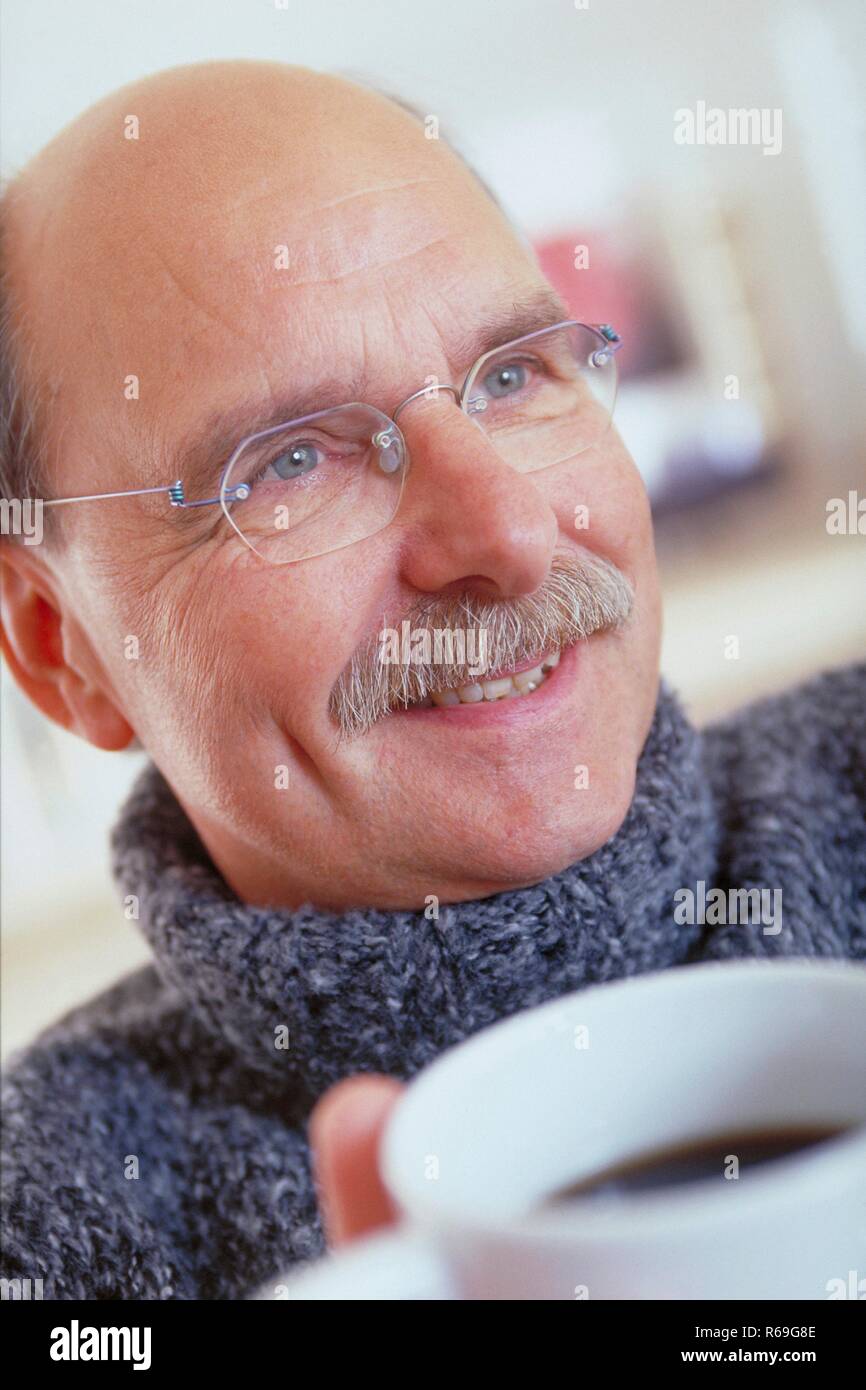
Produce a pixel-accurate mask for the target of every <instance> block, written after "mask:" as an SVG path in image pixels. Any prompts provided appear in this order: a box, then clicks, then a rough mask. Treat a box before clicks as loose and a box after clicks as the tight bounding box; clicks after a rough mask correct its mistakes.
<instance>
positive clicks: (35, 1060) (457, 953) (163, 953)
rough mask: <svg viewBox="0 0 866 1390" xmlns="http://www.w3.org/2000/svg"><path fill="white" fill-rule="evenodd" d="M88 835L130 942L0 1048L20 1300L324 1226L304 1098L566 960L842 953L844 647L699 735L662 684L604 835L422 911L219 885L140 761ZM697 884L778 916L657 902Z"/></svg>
mask: <svg viewBox="0 0 866 1390" xmlns="http://www.w3.org/2000/svg"><path fill="white" fill-rule="evenodd" d="M113 855H114V867H115V874H116V878H117V881H118V884H119V886H120V888H121V891H122V893H123V895H124V896H129V895H134V897H135V898H137V899H138V904H139V914H140V915H139V925H140V926H141V928H142V930H143V931H144V933H145V935H146V937H147V939H148V941H149V943H150V945H151V947H152V949H153V954H154V961H153V963H152V964H150V965H148V966H146V967H144V968H143V969H141V970H138V971H136V972H135V973H134V974H132V975H129V976H128V977H127V978H126V979H124V980H123V981H121V983H119V984H118V985H116V986H115V987H114V988H112V989H110V990H109V991H108V992H107V993H105V994H102V995H101V996H99V997H98V998H97V999H95V1000H93V1001H92V1002H90V1003H89V1004H87V1005H85V1006H84V1007H81V1008H78V1009H76V1010H75V1011H74V1012H72V1013H71V1014H69V1015H67V1016H66V1017H65V1018H64V1019H62V1020H61V1021H60V1022H59V1023H57V1024H56V1025H54V1026H53V1027H52V1028H50V1029H49V1030H48V1031H46V1032H44V1033H43V1034H42V1035H41V1036H40V1037H39V1038H38V1039H37V1041H36V1042H35V1043H34V1044H32V1045H31V1046H30V1047H28V1048H27V1049H25V1050H24V1051H22V1052H21V1053H19V1054H18V1055H17V1056H16V1057H15V1058H14V1059H13V1060H12V1063H11V1065H10V1066H9V1067H8V1069H7V1075H6V1078H5V1083H4V1112H3V1150H4V1152H3V1161H2V1183H3V1209H2V1221H3V1227H2V1231H3V1247H2V1248H3V1260H2V1269H0V1274H2V1275H3V1276H5V1277H6V1278H11V1279H14V1278H20V1279H26V1278H29V1279H31V1280H35V1279H42V1281H43V1296H44V1297H45V1298H46V1299H76V1298H84V1299H234V1298H243V1297H245V1296H246V1295H248V1294H249V1293H250V1292H251V1291H252V1290H254V1289H255V1288H256V1287H257V1286H258V1285H260V1284H261V1283H262V1282H263V1281H264V1280H266V1279H270V1278H272V1277H275V1276H276V1275H277V1274H278V1273H279V1272H282V1271H285V1270H286V1269H288V1268H289V1267H291V1266H293V1265H297V1264H300V1263H301V1262H303V1261H306V1260H308V1259H311V1258H313V1257H315V1256H317V1255H319V1254H320V1253H321V1252H322V1250H323V1236H322V1228H321V1222H320V1217H319V1212H318V1209H317V1205H316V1198H315V1192H314V1187H313V1183H312V1179H311V1173H310V1163H309V1151H308V1145H307V1138H306V1121H307V1117H308V1115H309V1111H310V1108H311V1106H312V1104H313V1102H314V1101H315V1099H316V1098H317V1097H318V1096H319V1095H321V1094H322V1092H323V1091H325V1090H326V1089H327V1088H328V1087H329V1086H330V1085H331V1084H332V1083H333V1082H335V1081H337V1080H338V1079H340V1078H341V1077H344V1076H347V1075H350V1074H352V1073H354V1072H358V1071H376V1072H386V1073H389V1074H392V1075H394V1076H398V1077H403V1078H408V1077H411V1076H412V1075H414V1074H415V1073H417V1072H418V1071H419V1070H420V1069H421V1068H422V1067H424V1066H426V1065H427V1064H428V1063H429V1062H430V1061H432V1059H433V1058H435V1057H436V1056H437V1055H438V1054H439V1053H441V1052H442V1051H443V1050H444V1049H446V1048H448V1047H451V1046H453V1045H454V1044H456V1043H459V1042H460V1041H461V1040H462V1039H464V1038H466V1037H468V1036H469V1035H470V1034H473V1033H475V1032H477V1031H478V1030H479V1029H480V1028H484V1027H486V1026H487V1025H488V1024H491V1023H493V1022H495V1021H496V1020H498V1019H500V1018H503V1017H505V1016H507V1015H509V1014H511V1013H514V1012H516V1011H517V1010H519V1009H524V1008H527V1007H528V1006H530V1005H533V1004H540V1003H542V1002H544V1001H546V1000H548V999H552V998H554V997H556V996H558V995H561V994H564V993H566V992H568V991H570V990H576V989H580V988H581V987H582V986H584V985H587V984H590V983H593V982H598V981H607V980H616V979H619V978H622V977H624V976H628V975H635V974H638V973H640V972H642V971H647V970H658V969H661V968H666V967H668V966H676V965H679V964H683V963H686V962H694V961H701V960H720V959H725V958H731V957H743V956H755V957H761V956H764V957H775V956H812V957H838V958H848V959H851V960H861V961H862V960H863V959H864V958H866V664H863V665H858V666H855V667H850V668H847V669H845V670H841V671H836V672H833V673H830V674H828V675H825V676H822V677H820V678H818V679H817V680H815V681H812V682H811V683H810V684H808V685H806V686H804V687H802V688H801V689H798V690H795V691H792V692H791V693H789V694H786V695H784V696H782V697H779V698H775V699H772V700H768V701H765V702H763V703H761V704H758V705H755V706H753V707H751V708H750V709H747V710H745V711H743V712H742V713H741V714H739V715H737V716H735V717H734V718H731V719H729V720H726V721H724V722H723V723H720V724H718V725H716V726H713V727H711V728H709V729H707V730H705V731H703V732H702V733H698V732H697V731H696V730H695V729H694V728H693V727H692V726H691V725H690V723H689V722H688V720H687V719H686V718H685V716H684V714H683V712H682V710H681V708H680V706H679V704H678V702H677V700H676V699H675V697H674V696H672V695H671V694H670V692H669V691H668V690H666V689H665V687H664V686H663V687H662V690H661V693H660V696H659V702H658V707H657V710H656V715H655V719H654V722H653V726H652V729H651V731H650V734H649V737H648V739H647V743H646V746H645V748H644V751H643V754H642V756H641V759H640V763H639V767H638V776H637V784H636V791H635V796H634V800H633V802H632V805H631V808H630V810H629V812H628V815H627V817H626V820H625V821H624V823H623V825H622V827H621V828H620V830H619V831H618V832H617V834H616V835H615V836H614V837H613V838H612V839H611V840H610V841H609V842H608V843H607V844H606V845H604V846H603V847H602V848H601V849H600V850H598V851H597V852H596V853H595V854H593V855H591V856H590V857H589V858H588V859H585V860H583V861H581V862H578V863H576V864H573V865H572V866H571V867H570V868H568V869H566V870H564V871H563V872H562V873H559V874H557V875H555V876H554V877H552V878H550V879H547V880H545V881H544V882H542V883H539V884H536V885H534V886H532V887H529V888H522V889H519V890H516V891H510V892H505V893H501V894H498V895H496V896H494V897H490V898H485V899H481V900H478V901H474V902H467V903H460V904H457V905H451V906H442V907H441V908H440V913H439V918H438V920H432V921H428V920H426V919H425V917H424V915H423V913H415V912H392V911H378V910H374V909H363V910H356V911H348V912H345V913H339V914H335V913H332V912H324V911H320V910H318V909H317V908H315V907H313V906H305V907H302V908H300V909H298V910H288V909H266V908H255V907H249V906H247V905H245V904H243V903H242V902H240V901H239V900H238V899H237V897H236V896H235V895H234V894H233V893H232V892H231V890H230V889H228V888H227V886H226V884H225V883H224V881H223V879H222V878H221V876H220V875H219V873H218V872H217V871H216V869H215V868H214V866H213V864H212V863H211V861H210V859H209V857H208V855H207V854H206V852H205V851H204V849H203V847H202V845H201V843H200V841H199V839H198V837H197V835H196V833H195V831H194V830H193V828H192V826H191V825H190V823H189V820H188V819H187V817H186V815H185V813H184V812H183V810H182V809H181V807H180V806H179V804H178V802H177V800H176V799H175V797H174V796H173V794H172V792H171V790H170V788H169V787H168V785H167V783H166V782H165V780H164V779H163V777H162V776H161V774H160V773H159V772H158V771H157V770H156V768H154V767H152V766H150V767H148V768H146V769H145V771H144V772H143V773H142V774H141V776H140V778H139V780H138V781H137V783H136V785H135V787H134V789H133V791H132V794H131V796H130V798H129V800H128V802H127V804H126V807H125V809H124V810H123V813H122V815H121V819H120V821H119V823H118V825H117V827H116V829H115V832H114V836H113ZM701 881H702V882H703V883H705V884H706V886H707V891H709V890H710V888H722V889H724V890H727V889H729V888H746V889H748V888H755V887H757V888H765V889H771V890H772V889H781V890H782V894H783V898H782V902H783V917H782V930H781V932H779V933H778V934H776V935H770V934H766V933H765V932H764V931H763V930H762V927H761V925H759V924H742V923H741V924H729V925H723V926H720V925H709V924H707V923H703V924H702V923H700V922H698V923H696V924H695V925H679V924H678V923H677V921H675V917H674V913H675V898H674V895H675V893H676V892H677V890H679V889H682V888H691V889H692V890H693V891H694V890H695V889H696V886H697V884H698V883H700V882H701ZM286 1029H288V1035H286ZM278 1040H280V1041H281V1042H282V1043H285V1041H286V1040H288V1046H282V1045H277V1044H278Z"/></svg>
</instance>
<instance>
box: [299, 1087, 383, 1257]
mask: <svg viewBox="0 0 866 1390" xmlns="http://www.w3.org/2000/svg"><path fill="white" fill-rule="evenodd" d="M402 1090H403V1087H402V1085H401V1084H400V1082H399V1081H395V1080H394V1079H393V1078H392V1077H388V1076H352V1077H349V1078H348V1079H347V1080H345V1081H340V1082H339V1083H338V1084H337V1085H336V1086H332V1087H331V1089H330V1091H328V1092H327V1093H326V1094H325V1095H324V1096H323V1097H322V1098H321V1100H320V1101H319V1102H318V1104H317V1105H316V1107H315V1109H314V1110H313V1113H312V1115H311V1116H310V1140H311V1143H312V1148H313V1167H314V1171H315V1176H316V1183H317V1186H318V1188H319V1193H320V1206H321V1209H322V1216H323V1220H324V1223H325V1232H326V1236H327V1239H328V1243H329V1244H332V1245H339V1244H341V1243H342V1242H344V1241H347V1240H352V1239H353V1238H354V1237H356V1236H359V1235H363V1234H364V1233H365V1232H366V1231H373V1230H376V1228H377V1227H379V1226H385V1225H388V1224H390V1223H391V1222H392V1221H393V1220H394V1217H395V1212H394V1208H393V1205H392V1203H391V1201H390V1199H389V1197H388V1194H387V1193H386V1191H385V1187H384V1185H383V1183H382V1179H381V1177H380V1175H379V1141H380V1139H381V1137H382V1133H383V1131H384V1128H385V1124H386V1122H387V1120H388V1117H389V1115H390V1114H391V1111H392V1110H393V1108H394V1105H395V1104H396V1102H397V1100H398V1098H399V1096H400V1094H401V1093H402Z"/></svg>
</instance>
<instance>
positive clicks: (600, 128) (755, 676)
mask: <svg viewBox="0 0 866 1390" xmlns="http://www.w3.org/2000/svg"><path fill="white" fill-rule="evenodd" d="M0 38H2V57H0V76H2V102H0V160H2V173H3V176H4V177H9V176H11V175H12V174H14V173H15V172H16V170H17V169H18V168H20V166H21V165H22V164H23V163H25V162H26V160H27V159H28V158H29V157H30V156H31V155H32V154H34V153H35V152H36V151H37V150H38V149H39V148H40V147H41V146H42V145H43V144H44V143H45V142H46V141H47V140H49V139H50V138H51V137H52V136H53V135H54V134H56V132H57V131H58V130H59V129H60V128H61V127H62V126H63V125H65V124H66V123H67V122H68V121H69V120H71V119H72V118H73V117H74V116H76V115H77V114H78V113H79V112H80V111H81V110H83V109H84V108H85V107H86V106H89V105H90V104H91V103H92V102H94V101H96V100H97V99H98V98H99V97H101V96H103V95H104V94H105V93H107V92H109V91H111V90H113V89H114V88H115V87H118V86H120V85H122V84H123V83H125V82H128V81H131V80H133V79H134V78H137V77H140V76H143V75H144V74H146V73H149V72H153V71H156V70H158V69H160V68H164V67H170V66H172V65H175V64H179V63H186V62H193V61H201V60H205V59H209V58H240V57H248V58H271V59H278V60H282V61H286V62H291V63H300V64H307V65H309V66H312V67H315V68H324V69H329V70H331V71H337V72H342V73H344V74H346V75H347V76H351V77H356V78H358V79H360V80H364V81H368V82H371V83H373V84H375V85H377V86H379V87H380V88H381V89H383V90H385V91H387V92H389V93H391V94H393V95H397V96H401V97H403V98H405V99H407V100H408V101H410V102H412V103H413V104H414V105H415V106H416V107H417V108H418V109H419V110H420V111H421V112H423V113H425V114H426V115H429V116H430V117H431V118H435V120H436V121H438V122H439V127H440V132H441V135H442V136H444V137H446V138H448V139H450V140H452V141H453V142H454V143H455V144H456V145H457V147H458V148H459V149H460V150H461V152H462V153H463V154H464V155H465V156H466V157H467V158H468V159H469V160H470V162H471V163H472V164H473V165H474V166H475V168H476V169H477V170H478V171H479V172H480V173H481V174H482V175H483V176H484V177H485V179H486V180H487V181H488V182H489V183H490V184H491V186H492V187H493V188H494V190H495V191H496V193H497V194H498V195H499V197H500V199H501V200H502V202H503V204H504V205H505V207H506V209H507V211H508V212H509V213H510V214H511V216H512V217H513V218H514V220H515V221H516V222H517V223H518V224H519V225H520V226H522V228H523V229H524V231H525V233H526V235H527V237H528V238H529V239H530V240H531V241H532V243H533V245H534V246H535V248H536V250H537V252H538V255H539V257H540V259H541V261H542V264H543V265H544V267H545V269H546V271H547V273H548V275H549V276H550V278H551V279H552V280H553V281H554V283H555V284H556V286H557V288H558V289H559V290H560V291H561V293H562V294H563V295H564V297H565V299H566V300H567V302H568V303H569V305H570V306H571V308H572V310H573V312H574V315H575V317H578V318H581V319H584V320H589V321H601V322H612V323H613V324H614V325H615V326H616V328H617V329H618V330H619V332H620V333H621V335H622V337H623V339H624V343H625V346H624V348H623V350H622V352H621V353H620V358H619V360H620V363H621V365H622V368H623V382H622V386H621V389H620V397H619V400H618V403H617V410H616V421H617V424H618V426H619V428H620V430H621V432H622V434H623V435H624V437H625V439H626V442H627V443H628V444H629V446H630V448H631V450H632V452H633V454H634V456H635V458H636V460H637V462H638V465H639V466H640V468H641V470H642V472H643V474H644V477H645V479H646V483H647V487H648V489H649V491H650V495H651V497H652V499H653V505H654V509H655V513H656V518H657V541H658V549H659V560H660V565H661V572H662V581H663V588H664V592H665V611H666V630H665V641H664V652H663V663H662V664H663V670H664V672H665V674H666V675H667V676H668V677H669V679H670V680H671V681H672V683H673V684H674V685H675V686H676V687H677V688H678V689H679V690H680V692H681V693H682V695H683V697H684V699H685V702H686V704H687V706H688V708H689V710H690V712H691V714H692V716H693V717H694V719H695V720H696V721H697V722H698V723H705V722H707V721H708V720H711V719H713V718H716V717H718V716H720V715H722V714H724V713H726V712H727V711H729V710H731V709H734V708H736V707H737V706H739V705H741V704H744V703H746V702H747V701H749V700H751V699H754V698H756V697H759V696H761V695H764V694H770V693H772V692H774V691H777V690H779V689H781V688H783V687H785V686H786V685H789V684H791V683H792V682H795V681H798V680H800V679H802V678H804V677H806V676H808V675H809V674H810V673H812V672H815V671H818V670H821V669H823V668H825V667H828V666H833V665H839V664H842V663H844V662H846V661H851V660H855V659H858V658H860V659H862V657H863V655H864V653H866V453H864V440H866V390H864V365H866V273H864V269H863V261H864V253H866V151H864V143H866V142H864V131H866V114H864V93H866V71H864V67H866V59H864V54H866V6H864V5H863V3H862V0H819V2H816V3H813V2H812V0H702V3H699V4H696V3H695V0H437V3H436V4H435V5H429V4H427V3H422V0H402V2H401V3H400V4H396V3H393V0H392V2H391V3H388V0H315V3H313V2H312V0H76V3H75V4H74V5H70V4H68V3H67V0H40V3H39V5H33V4H32V3H30V0H3V4H2V8H0ZM683 112H686V113H690V116H689V115H687V116H683V114H682V113H683ZM716 112H718V113H720V115H715V114H713V113H716ZM731 112H735V113H736V112H755V113H756V115H755V116H753V117H749V118H748V119H746V118H742V122H743V123H742V125H741V126H740V125H739V124H738V123H739V122H740V120H741V118H739V117H731V116H730V115H729V113H731ZM761 113H763V116H762V115H761ZM690 119H691V121H692V123H693V130H692V131H691V132H689V120H690ZM762 119H763V131H762V127H761V120H762ZM735 125H737V126H738V128H739V130H740V133H741V134H742V133H743V131H745V130H748V131H749V133H750V134H751V136H752V137H754V138H751V139H749V140H747V141H745V142H743V141H738V142H736V143H734V142H732V141H731V139H730V137H731V136H732V135H734V134H736V130H735ZM689 133H691V134H693V135H694V137H695V139H694V141H693V142H691V143H689V142H688V141H687V137H688V135H689ZM720 134H721V135H725V136H726V137H727V138H726V142H724V143H722V142H721V141H720V140H719V139H718V138H717V137H718V136H719V135H720ZM684 137H686V138H684ZM713 141H715V142H713ZM833 499H838V500H839V504H840V505H839V507H838V508H836V509H834V510H835V511H838V514H839V515H840V516H841V515H842V512H843V510H844V515H845V517H846V518H847V521H846V523H845V524H844V526H841V527H834V526H833V525H832V524H831V525H830V528H829V529H828V506H830V507H831V509H832V508H833ZM859 502H862V503H863V508H864V517H863V521H862V525H863V534H858V531H857V525H856V518H857V506H858V503H859ZM842 504H844V507H843V505H842ZM732 638H734V639H736V642H735V643H733V642H732V641H731V640H730V639H732ZM143 760H144V755H143V754H120V755H118V754H106V753H100V752H97V751H95V750H93V749H91V748H89V747H86V746H85V745H83V744H80V743H79V742H78V741H77V740H75V739H73V738H72V737H70V736H69V735H66V734H65V733H63V732H62V731H60V730H57V729H55V728H54V727H53V726H49V725H48V724H47V723H46V722H45V721H44V720H43V718H42V717H41V716H40V715H38V714H36V713H35V711H33V710H32V709H31V708H30V707H29V706H28V704H27V703H26V701H25V700H24V699H23V697H21V696H20V695H19V694H18V692H17V690H16V689H15V688H13V686H12V682H11V680H10V678H9V676H8V673H7V671H6V670H5V667H4V669H3V672H2V795H0V813H2V953H3V959H2V965H3V969H2V1004H3V1008H2V1026H0V1041H2V1048H3V1052H4V1053H6V1054H8V1053H9V1052H10V1051H11V1050H13V1049H15V1048H17V1047H18V1046H20V1045H22V1044H23V1043H25V1042H27V1041H28V1040H29V1039H30V1038H31V1037H32V1036H34V1035H35V1033H36V1032H38V1031H39V1030H40V1029H41V1028H42V1027H43V1026H44V1025H45V1024H46V1023H48V1022H50V1021H52V1020H53V1019H54V1018H55V1017H56V1016H58V1015H59V1013H60V1012H62V1011H63V1010H65V1009H66V1008H69V1007H71V1006H72V1005H73V1004H75V1003H77V1002H78V1001H80V1000H83V999H85V998H87V997H88V996H90V995H92V994H94V993H96V992H98V991H99V990H100V989H102V988H103V987H104V986H105V985H107V984H108V983H110V982H111V981H112V980H114V979H116V978H117V977H118V976H120V975H121V974H123V973H125V972H126V971H127V970H128V969H130V968H132V967H133V966H135V965H136V964H138V963H139V962H140V961H144V960H146V959H147V953H146V951H145V949H144V947H143V946H142V944H141V942H140V940H139V938H138V936H137V934H136V931H135V924H134V923H130V922H127V921H125V920H124V917H123V914H122V912H121V910H120V907H119V904H118V900H117V898H116V895H115V892H114V889H113V887H112V884H111V881H110V876H109V872H108V861H107V852H106V837H107V832H108V828H109V826H110V824H111V822H112V821H113V819H114V817H115V815H116V812H117V808H118V806H119V803H120V801H121V799H122V797H123V795H124V793H125V791H126V789H127V788H128V786H129V784H130V782H131V780H132V778H133V777H134V775H135V773H136V772H137V770H138V768H139V767H140V766H141V765H142V763H143Z"/></svg>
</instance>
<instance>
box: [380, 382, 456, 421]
mask: <svg viewBox="0 0 866 1390" xmlns="http://www.w3.org/2000/svg"><path fill="white" fill-rule="evenodd" d="M440 391H450V392H451V395H452V396H453V397H454V399H455V401H456V402H457V403H458V405H459V403H460V389H459V387H457V386H450V385H446V383H445V382H442V381H436V382H432V383H431V384H430V385H429V386H421V387H419V389H418V390H417V391H413V392H412V394H411V396H407V397H406V399H405V400H403V401H401V402H400V404H399V405H398V406H397V408H396V410H392V411H391V419H392V420H393V421H394V423H395V424H396V423H397V418H398V416H399V414H400V412H401V410H405V409H406V406H407V405H410V404H411V403H412V401H417V400H419V399H420V398H421V397H422V396H423V397H424V399H425V400H428V401H435V400H436V399H437V397H438V395H439V392H440Z"/></svg>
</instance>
